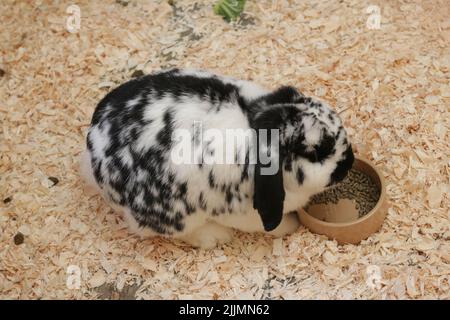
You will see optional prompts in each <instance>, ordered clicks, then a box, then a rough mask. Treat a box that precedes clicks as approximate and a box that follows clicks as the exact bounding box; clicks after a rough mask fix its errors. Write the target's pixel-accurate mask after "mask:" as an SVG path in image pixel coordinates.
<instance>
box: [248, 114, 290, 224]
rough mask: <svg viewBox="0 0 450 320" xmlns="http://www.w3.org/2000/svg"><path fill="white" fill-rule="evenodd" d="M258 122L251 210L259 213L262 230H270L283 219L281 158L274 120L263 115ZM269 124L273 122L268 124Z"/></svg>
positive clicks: (277, 132) (277, 131)
mask: <svg viewBox="0 0 450 320" xmlns="http://www.w3.org/2000/svg"><path fill="white" fill-rule="evenodd" d="M269 119H270V120H269ZM259 120H260V121H258V120H257V121H256V124H257V129H258V130H257V135H256V136H257V139H256V140H257V148H256V150H257V155H256V164H255V175H254V184H255V189H254V194H253V208H254V209H256V210H258V213H259V215H260V216H261V220H262V223H263V225H264V230H266V231H271V230H273V229H275V228H276V227H277V226H278V225H279V224H280V222H281V219H282V217H283V203H284V197H285V191H284V185H283V170H282V164H283V161H282V160H283V157H282V154H281V150H280V143H279V130H278V128H277V127H278V126H276V117H275V118H268V117H264V116H263V117H262V118H260V119H259ZM261 120H262V121H261ZM274 120H275V121H274ZM272 121H274V122H273V123H272V124H271V122H272ZM258 124H259V125H258Z"/></svg>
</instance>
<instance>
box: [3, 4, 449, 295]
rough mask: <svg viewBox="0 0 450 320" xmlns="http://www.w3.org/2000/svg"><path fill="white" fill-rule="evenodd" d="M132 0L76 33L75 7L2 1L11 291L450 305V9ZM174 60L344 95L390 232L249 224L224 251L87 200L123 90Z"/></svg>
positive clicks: (7, 279)
mask: <svg viewBox="0 0 450 320" xmlns="http://www.w3.org/2000/svg"><path fill="white" fill-rule="evenodd" d="M127 2H128V4H127V5H126V6H124V5H122V4H121V3H119V2H116V1H112V0H109V1H102V2H94V1H77V4H78V6H79V7H80V10H81V25H80V26H81V29H80V30H78V32H76V33H69V32H68V31H67V30H66V27H65V24H66V19H67V17H68V13H67V12H66V9H67V7H68V6H69V5H70V4H72V3H69V2H66V1H60V2H56V3H55V2H52V1H39V2H25V1H17V2H2V3H0V20H1V21H2V28H1V29H0V52H1V55H0V69H1V72H0V134H1V136H0V141H1V143H0V197H1V198H0V200H1V202H0V298H2V299H6V298H15V299H17V298H21V299H37V298H42V299H54V298H65V299H73V298H76V299H91V298H111V299H124V298H135V299H187V298H197V299H224V298H229V299H240V298H249V299H260V298H270V299H319V298H326V299H375V298H377V299H385V298H386V299H431V298H439V299H449V298H450V295H449V294H450V290H449V288H450V283H449V280H450V265H449V264H450V256H449V252H450V242H449V240H450V230H449V218H450V216H449V198H448V192H449V171H450V170H449V169H450V167H449V161H448V159H449V155H450V154H449V148H448V141H449V136H448V134H449V133H448V128H449V119H450V114H449V113H450V110H449V105H450V85H449V83H450V81H449V71H450V64H449V61H450V48H449V46H448V43H449V42H450V24H449V23H448V16H449V14H450V4H449V3H448V1H445V0H433V1H427V2H422V1H418V0H416V1H408V2H406V1H398V2H395V3H394V2H393V3H387V2H384V3H382V4H380V12H381V27H380V29H378V30H377V29H374V30H369V29H368V28H367V26H366V21H367V18H368V14H367V13H366V9H367V7H368V6H369V5H371V4H372V3H370V2H368V1H356V0H345V1H322V2H317V1H312V0H307V1H292V0H274V1H269V0H267V1H266V0H265V1H247V5H246V9H245V13H244V16H243V17H244V19H242V20H240V21H237V22H236V23H232V24H228V23H226V22H225V21H223V19H221V18H220V17H218V16H215V15H214V13H213V11H212V4H211V2H210V1H207V0H178V1H174V6H171V5H169V4H168V2H167V1H163V0H159V1H143V0H130V1H127ZM24 21H27V23H23V22H24ZM172 66H180V67H197V68H205V69H209V70H212V71H214V72H217V73H222V74H227V75H230V76H235V77H239V78H247V79H253V80H255V81H257V82H259V83H261V84H262V85H265V86H267V87H269V88H274V87H277V86H279V85H282V84H286V85H294V86H296V87H298V88H299V90H301V91H303V92H304V93H305V94H307V95H315V96H318V97H320V98H321V99H323V100H325V101H327V102H329V103H330V104H331V105H332V106H334V107H335V109H336V110H337V111H338V112H340V113H341V116H342V118H343V119H344V122H345V125H346V127H347V128H348V132H349V134H350V136H351V139H352V141H353V144H354V146H355V149H356V150H357V152H358V153H359V154H360V155H362V156H365V157H367V158H369V159H371V160H373V161H375V163H376V164H377V165H378V166H379V167H380V168H381V169H382V171H383V172H384V174H385V177H386V181H387V183H388V186H387V191H388V196H389V198H390V202H391V207H390V209H389V212H388V216H387V219H386V222H385V224H384V226H383V228H382V229H381V230H380V232H379V233H377V234H374V235H373V236H371V237H370V238H369V239H368V240H365V241H363V242H362V243H361V244H360V245H358V246H354V245H344V246H338V245H337V244H336V243H335V242H333V241H329V240H326V239H325V237H323V236H318V235H314V234H311V233H310V232H308V231H307V230H306V229H304V228H303V227H301V228H300V229H299V230H298V231H297V232H296V233H295V234H293V235H291V236H289V237H286V238H284V239H282V240H281V239H275V240H274V239H272V238H270V237H266V236H263V235H252V234H242V233H238V232H236V235H235V240H234V241H233V242H232V243H231V244H229V245H226V246H223V247H221V248H218V249H216V250H213V251H202V250H194V249H192V248H191V247H189V246H186V245H185V244H183V243H179V242H170V241H167V240H164V239H159V238H158V239H147V240H140V239H138V238H137V237H134V236H132V235H130V234H129V233H128V232H127V230H126V229H125V224H124V222H123V221H122V219H121V217H119V216H117V215H116V214H114V213H112V212H111V210H110V209H109V208H108V206H107V205H106V204H105V203H104V202H103V201H102V199H101V198H100V197H98V196H95V195H94V196H93V195H87V194H86V193H84V192H83V188H82V185H81V183H80V179H79V176H78V173H77V161H78V156H79V154H80V152H81V151H82V150H83V148H84V143H85V140H84V139H85V133H86V129H87V126H88V124H89V121H90V116H91V114H92V112H93V110H94V107H95V105H96V103H97V102H98V101H99V99H101V98H102V97H103V96H104V94H105V93H106V92H107V91H108V90H110V89H111V88H112V87H114V86H115V85H117V84H119V83H121V82H123V81H125V80H127V79H130V78H131V77H132V75H133V73H135V72H136V71H142V72H144V73H147V72H151V71H154V70H158V69H159V68H161V67H172ZM50 177H54V178H56V179H57V181H58V183H57V184H54V183H53V182H52V179H49V178H50ZM22 237H23V239H22ZM22 240H23V241H22ZM71 266H72V267H74V268H75V269H73V268H72V269H70V267H71ZM68 268H69V269H68ZM70 270H72V271H73V270H75V272H74V273H73V272H72V273H70V272H68V271H70ZM373 270H375V271H377V270H378V271H379V277H378V278H377V277H376V276H377V275H378V274H376V273H373V272H372V271H373ZM77 274H78V275H79V277H80V278H79V282H77V281H75V282H70V281H69V282H68V279H69V280H70V279H72V280H73V278H69V276H72V275H77ZM374 276H375V278H374ZM77 284H79V286H77Z"/></svg>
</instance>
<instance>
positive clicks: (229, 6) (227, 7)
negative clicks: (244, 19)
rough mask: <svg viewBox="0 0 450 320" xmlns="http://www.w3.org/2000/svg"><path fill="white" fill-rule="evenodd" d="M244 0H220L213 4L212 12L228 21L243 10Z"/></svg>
mask: <svg viewBox="0 0 450 320" xmlns="http://www.w3.org/2000/svg"><path fill="white" fill-rule="evenodd" d="M245 1H246V0H220V1H219V2H217V3H216V5H215V6H214V13H215V14H218V15H220V16H222V17H224V19H225V20H227V21H228V22H230V21H231V20H236V19H237V18H238V17H239V16H240V15H241V13H242V11H244V6H245Z"/></svg>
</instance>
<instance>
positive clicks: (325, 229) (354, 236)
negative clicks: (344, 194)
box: [298, 157, 388, 244]
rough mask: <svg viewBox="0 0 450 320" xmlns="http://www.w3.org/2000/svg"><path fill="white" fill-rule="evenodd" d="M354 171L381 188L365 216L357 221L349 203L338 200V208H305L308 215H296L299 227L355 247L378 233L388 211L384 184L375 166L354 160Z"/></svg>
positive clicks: (353, 208)
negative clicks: (371, 207)
mask: <svg viewBox="0 0 450 320" xmlns="http://www.w3.org/2000/svg"><path fill="white" fill-rule="evenodd" d="M353 169H355V170H358V171H361V172H363V173H365V174H366V175H368V176H369V177H370V178H371V179H372V181H373V182H374V183H375V184H376V185H377V186H378V188H380V198H379V199H378V202H377V204H376V205H375V207H374V208H373V209H372V210H371V211H369V212H368V213H367V214H366V215H364V216H362V217H359V215H358V212H357V210H356V209H355V207H354V204H353V203H352V201H350V200H341V201H339V202H338V203H337V204H323V205H322V204H320V205H314V206H311V207H310V208H308V211H309V212H306V211H305V210H304V209H300V210H299V212H298V215H299V218H300V221H301V223H302V224H303V225H304V226H305V227H307V228H308V229H309V230H310V231H311V232H314V233H318V234H322V235H326V236H327V237H328V238H330V239H335V240H336V241H337V242H338V243H340V244H345V243H353V244H358V243H360V242H361V240H364V239H367V238H368V237H369V236H370V235H371V234H373V233H375V232H377V231H378V230H379V229H380V228H381V225H382V224H383V221H384V219H385V217H386V214H387V210H388V202H387V200H386V184H385V182H384V179H383V175H382V174H381V173H380V172H379V171H378V170H377V168H376V167H375V165H374V164H373V163H372V162H370V161H368V160H366V159H362V158H360V157H356V159H355V162H354V164H353Z"/></svg>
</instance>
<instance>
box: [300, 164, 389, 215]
mask: <svg viewBox="0 0 450 320" xmlns="http://www.w3.org/2000/svg"><path fill="white" fill-rule="evenodd" d="M379 198H380V189H379V188H378V186H377V185H376V184H375V183H374V182H373V181H372V179H370V177H369V176H367V175H366V174H364V173H362V172H361V171H358V170H354V169H351V170H350V171H349V173H348V175H347V177H346V178H345V179H344V180H343V181H342V182H341V183H339V184H337V185H336V186H334V187H332V188H330V189H328V190H326V191H324V192H321V193H318V194H316V195H314V196H312V197H311V200H310V201H309V202H308V204H307V206H306V210H307V209H308V206H311V205H314V204H323V203H334V204H336V203H338V201H339V200H340V199H350V200H354V201H355V203H356V209H357V210H358V212H359V217H362V216H364V215H365V214H367V213H368V212H369V211H370V210H372V209H373V208H374V207H375V205H376V203H377V201H378V199H379Z"/></svg>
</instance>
